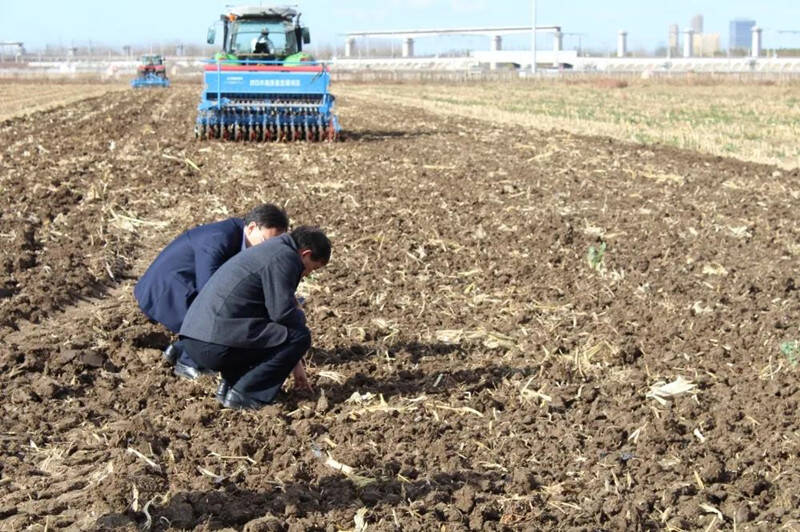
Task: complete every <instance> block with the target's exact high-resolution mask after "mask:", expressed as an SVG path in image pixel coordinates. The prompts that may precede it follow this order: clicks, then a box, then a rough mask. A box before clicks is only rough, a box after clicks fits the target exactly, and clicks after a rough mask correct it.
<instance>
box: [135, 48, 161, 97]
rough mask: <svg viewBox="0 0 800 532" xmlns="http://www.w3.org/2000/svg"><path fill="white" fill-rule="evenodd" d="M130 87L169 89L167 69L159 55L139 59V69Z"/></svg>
mask: <svg viewBox="0 0 800 532" xmlns="http://www.w3.org/2000/svg"><path fill="white" fill-rule="evenodd" d="M131 87H133V88H134V89H139V88H142V87H169V80H168V79H167V67H166V66H164V58H163V57H161V56H160V55H143V56H142V57H140V58H139V68H138V69H137V75H136V79H134V80H133V81H131Z"/></svg>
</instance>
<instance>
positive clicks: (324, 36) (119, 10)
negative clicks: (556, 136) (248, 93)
mask: <svg viewBox="0 0 800 532" xmlns="http://www.w3.org/2000/svg"><path fill="white" fill-rule="evenodd" d="M232 3H234V4H238V3H248V2H246V1H245V2H230V1H219V0H136V1H132V0H39V1H36V2H23V1H19V0H0V41H23V42H25V44H26V47H27V48H28V49H30V50H34V49H38V48H41V47H43V46H44V45H45V44H48V43H50V44H56V45H58V44H61V45H84V44H86V43H87V42H88V41H89V39H91V40H92V41H93V42H95V43H102V44H107V45H112V46H122V45H124V44H138V45H147V44H153V43H159V42H174V41H181V42H185V43H187V44H203V43H204V39H205V35H206V29H207V28H208V26H209V25H210V24H211V23H212V22H213V21H215V20H217V19H218V17H219V14H220V13H221V12H222V11H223V10H224V7H225V6H226V5H231V4H232ZM250 3H254V4H257V3H258V1H257V0H256V1H253V2H250ZM263 3H264V4H268V3H269V2H263ZM281 3H283V2H281ZM297 3H298V4H299V6H300V10H301V11H302V13H303V20H304V21H305V23H306V24H307V25H309V26H310V27H311V30H312V39H313V42H314V44H318V45H319V44H337V45H341V44H342V43H343V37H342V34H343V33H345V32H347V31H357V30H391V29H412V28H414V29H415V28H420V29H424V28H433V27H441V28H453V27H474V26H500V25H525V24H529V23H530V19H531V18H530V17H531V13H530V11H531V9H530V6H531V1H530V0H384V1H382V2H381V1H375V0H341V1H338V2H331V1H326V0H305V1H299V2H297ZM537 6H538V7H537V13H538V20H537V21H538V23H539V24H540V25H560V26H562V31H564V32H567V33H581V34H583V35H582V37H581V41H582V42H581V44H582V45H583V46H584V48H590V49H601V48H605V49H613V48H614V46H615V42H616V34H617V31H618V30H620V29H624V30H626V31H628V34H629V37H628V42H629V48H630V49H632V50H635V49H637V48H645V49H650V50H652V49H653V48H655V47H657V46H659V45H664V44H665V43H666V40H667V26H668V25H669V24H673V23H677V24H679V26H680V28H681V29H683V28H686V27H688V26H689V21H690V19H691V17H692V16H694V15H695V14H702V15H703V16H704V22H705V31H706V32H707V33H720V36H721V44H722V45H723V47H727V43H728V25H729V21H730V20H731V19H733V18H739V17H745V18H752V19H754V20H756V22H757V23H758V25H759V26H761V27H763V28H764V29H765V33H764V45H765V47H767V48H771V47H774V46H793V47H800V35H788V34H783V35H779V34H778V33H777V30H800V0H670V1H669V2H648V1H645V0H605V1H597V0H537ZM34 9H35V11H34ZM577 40H578V37H577V36H574V35H573V36H570V35H567V36H566V37H565V39H564V47H565V48H567V49H574V48H575V47H576V45H577ZM540 43H541V44H539V46H541V47H546V46H551V44H550V41H549V40H548V39H547V37H545V36H541V37H540ZM526 44H527V41H526V39H524V38H519V37H518V38H515V39H507V41H506V43H505V46H504V47H506V48H519V47H522V46H525V45H526ZM488 46H489V45H488V39H486V38H477V37H470V38H460V39H453V40H444V39H440V38H428V39H420V40H419V41H417V44H416V48H417V51H418V53H426V52H435V51H437V50H438V51H445V50H446V49H448V48H466V47H477V48H487V49H488Z"/></svg>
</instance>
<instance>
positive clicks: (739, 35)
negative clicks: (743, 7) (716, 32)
mask: <svg viewBox="0 0 800 532" xmlns="http://www.w3.org/2000/svg"><path fill="white" fill-rule="evenodd" d="M755 25H756V21H755V20H750V19H744V18H737V19H736V20H731V35H730V43H729V45H728V48H729V49H731V50H736V49H739V50H749V49H750V46H751V45H752V44H753V35H752V30H753V26H755Z"/></svg>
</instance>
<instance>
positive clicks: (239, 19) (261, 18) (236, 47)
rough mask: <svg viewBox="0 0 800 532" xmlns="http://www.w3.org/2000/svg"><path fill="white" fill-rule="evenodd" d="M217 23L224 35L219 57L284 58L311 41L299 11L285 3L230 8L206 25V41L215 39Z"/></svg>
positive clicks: (274, 59) (296, 52)
mask: <svg viewBox="0 0 800 532" xmlns="http://www.w3.org/2000/svg"><path fill="white" fill-rule="evenodd" d="M220 24H221V26H222V31H223V35H222V50H221V51H220V53H218V54H217V57H218V58H220V57H221V58H227V59H233V58H236V59H254V60H265V61H284V60H286V59H287V58H289V57H291V56H294V55H297V54H299V53H301V52H302V51H303V45H304V44H308V43H310V42H311V35H310V33H309V30H308V28H304V27H303V26H301V24H300V13H298V12H297V11H296V10H295V9H293V8H291V7H286V6H274V7H262V6H245V7H236V8H231V9H230V11H229V12H228V13H225V14H223V15H222V16H221V17H220V22H219V23H217V24H215V25H213V26H211V27H210V28H209V30H208V39H207V41H208V44H214V42H215V41H216V26H218V25H220Z"/></svg>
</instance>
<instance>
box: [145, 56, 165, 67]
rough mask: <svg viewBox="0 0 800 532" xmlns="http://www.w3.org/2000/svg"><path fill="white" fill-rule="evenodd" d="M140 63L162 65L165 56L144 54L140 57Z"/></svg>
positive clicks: (148, 65) (147, 65)
mask: <svg viewBox="0 0 800 532" xmlns="http://www.w3.org/2000/svg"><path fill="white" fill-rule="evenodd" d="M139 64H140V65H141V66H146V67H150V66H160V65H163V64H164V58H163V57H161V56H160V55H143V56H142V57H140V58H139Z"/></svg>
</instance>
